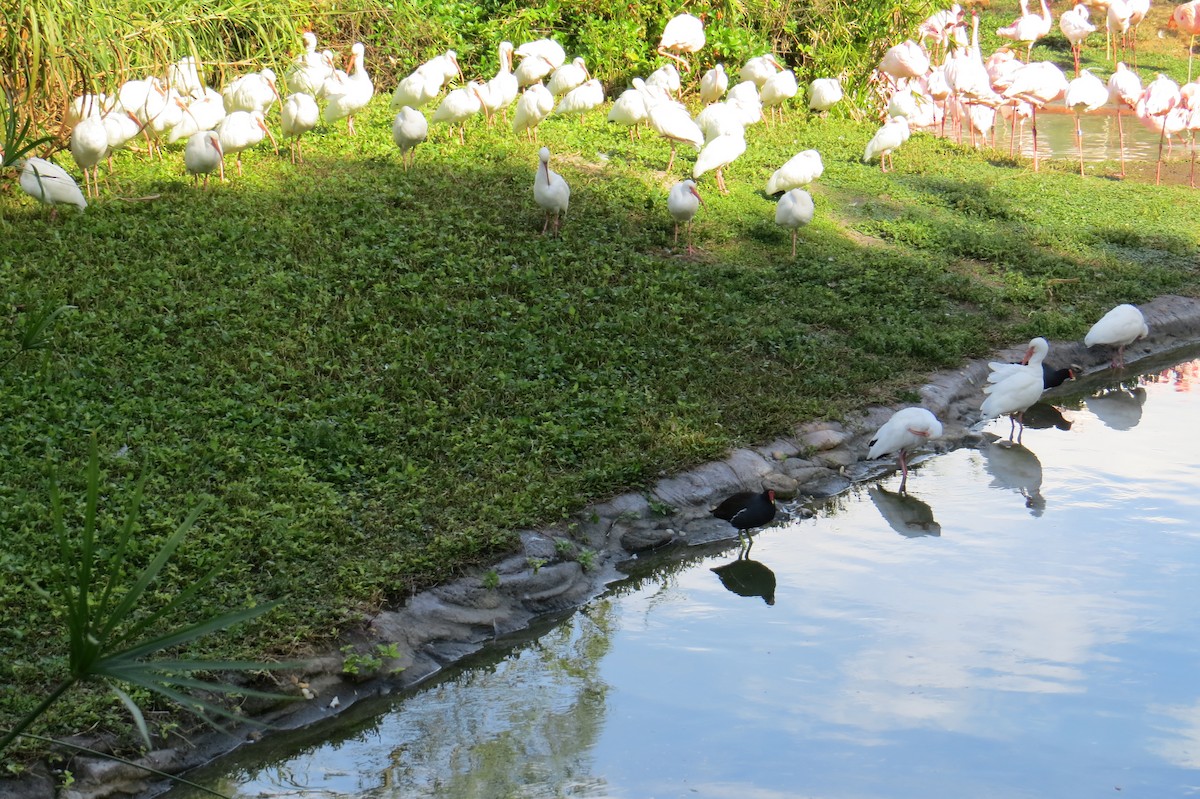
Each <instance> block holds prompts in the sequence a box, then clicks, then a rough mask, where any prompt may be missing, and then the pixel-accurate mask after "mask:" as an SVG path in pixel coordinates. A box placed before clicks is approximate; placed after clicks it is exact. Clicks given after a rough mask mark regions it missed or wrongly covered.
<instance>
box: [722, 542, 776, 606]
mask: <svg viewBox="0 0 1200 799" xmlns="http://www.w3.org/2000/svg"><path fill="white" fill-rule="evenodd" d="M749 556H750V547H749V545H743V546H742V548H741V551H740V552H738V556H737V560H734V561H731V562H729V563H726V564H725V565H724V566H714V567H713V569H712V571H713V572H715V573H716V575H717V577H719V578H720V579H721V585H723V586H725V588H727V589H728V590H730V591H732V592H733V593H735V594H737V595H738V596H757V597H762V600H763V602H766V603H767V604H768V605H774V604H775V572H773V571H771V570H770V569H768V568H767V567H766V566H765V565H763V564H762V563H759V562H758V561H757V560H750V557H749Z"/></svg>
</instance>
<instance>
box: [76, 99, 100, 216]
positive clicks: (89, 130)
mask: <svg viewBox="0 0 1200 799" xmlns="http://www.w3.org/2000/svg"><path fill="white" fill-rule="evenodd" d="M107 154H108V131H106V130H105V129H104V120H103V119H102V118H101V117H96V116H89V117H87V118H85V119H81V120H80V121H79V124H77V125H76V126H75V129H74V130H72V131H71V157H72V158H74V159H75V163H76V164H77V165H78V166H79V168H80V169H82V170H83V188H84V191H85V192H86V193H87V196H88V197H99V196H100V186H99V181H100V166H99V164H100V162H101V161H103V160H104V156H105V155H107Z"/></svg>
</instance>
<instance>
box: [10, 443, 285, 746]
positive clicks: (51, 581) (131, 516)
mask: <svg viewBox="0 0 1200 799" xmlns="http://www.w3.org/2000/svg"><path fill="white" fill-rule="evenodd" d="M145 481H146V477H145V476H143V477H142V478H141V479H139V480H138V482H137V484H136V485H135V487H134V490H133V496H132V497H131V499H130V502H129V507H128V509H127V511H126V515H125V521H124V523H123V524H122V526H121V528H120V532H119V533H118V535H117V537H116V540H115V541H112V542H103V541H100V540H98V536H97V531H98V528H99V523H98V514H99V501H100V484H101V479H100V459H99V451H98V445H97V443H96V437H95V435H93V436H92V439H91V447H90V455H89V459H88V467H87V499H86V505H85V510H84V518H83V527H82V529H81V530H80V531H79V532H78V535H76V534H75V533H74V531H73V530H72V529H71V527H70V525H68V524H67V521H66V519H65V515H66V514H65V509H64V503H63V498H62V496H61V494H60V491H59V486H58V478H57V475H56V474H55V473H54V472H53V471H52V472H51V477H50V507H51V526H52V528H53V530H54V534H55V538H56V539H57V543H58V553H57V554H58V558H59V562H58V563H57V564H55V565H54V567H53V568H51V570H50V572H49V576H48V577H47V578H46V580H45V583H46V584H45V585H44V586H41V585H35V586H33V588H34V590H36V591H37V592H38V593H39V594H40V595H41V596H43V597H44V598H45V599H46V600H47V601H49V602H56V603H59V604H60V606H61V609H62V613H63V618H64V620H65V623H66V626H67V636H68V644H67V654H68V664H69V665H68V674H67V676H66V677H65V678H64V679H63V680H61V681H60V682H59V684H58V685H57V686H56V687H55V688H54V689H53V690H52V691H51V692H50V693H49V694H47V695H46V697H45V698H44V699H43V700H42V701H41V703H40V704H38V705H37V706H36V707H35V708H34V709H33V710H32V711H30V712H29V713H28V714H27V715H26V716H25V717H24V718H22V719H21V720H20V721H19V722H18V723H17V724H16V725H14V726H13V727H12V728H11V729H9V730H8V731H6V732H5V733H4V735H3V736H2V737H0V752H3V751H4V749H5V748H7V747H8V746H9V745H10V744H11V743H12V742H13V741H14V740H15V739H16V738H17V737H18V736H19V735H21V734H22V733H24V731H25V730H26V729H27V728H28V727H29V726H30V725H31V724H33V723H34V722H35V721H36V720H37V719H38V718H39V717H41V716H42V715H43V714H44V713H45V712H46V711H47V710H48V709H49V707H50V706H51V705H52V704H54V703H55V702H56V701H58V700H59V699H60V698H61V697H62V696H63V695H64V694H66V693H67V691H69V690H70V689H71V688H73V687H74V686H76V685H77V684H79V683H82V682H95V681H98V682H103V683H105V684H107V685H108V687H109V688H110V689H111V690H112V691H113V693H114V694H116V696H117V697H118V698H119V699H120V701H121V702H122V704H124V705H125V707H126V708H127V709H128V711H129V713H130V714H131V715H132V717H133V720H134V723H135V724H136V726H137V729H138V732H139V733H140V734H141V736H142V740H143V742H144V743H145V744H146V745H147V746H150V745H151V741H150V730H149V728H148V726H147V724H146V719H145V716H144V714H143V713H142V710H141V708H140V707H138V705H137V704H136V703H135V702H134V700H133V699H132V698H131V697H130V694H129V691H128V690H127V688H128V687H134V688H138V689H142V690H145V691H148V692H151V693H154V694H158V695H160V696H162V697H163V698H165V699H167V700H169V701H171V702H173V703H175V704H177V705H179V706H181V707H183V708H186V709H188V710H189V711H191V712H194V713H197V714H198V715H199V716H200V717H201V718H202V719H204V720H205V721H207V722H208V723H210V724H212V725H214V726H217V727H219V726H220V725H219V724H218V723H217V721H216V719H217V718H227V719H239V720H241V719H242V717H241V716H240V715H239V714H237V713H236V711H235V710H233V709H231V708H228V707H226V706H224V705H222V704H218V703H216V702H213V701H211V700H209V699H205V698H201V697H200V696H199V692H204V693H216V694H224V695H238V696H257V697H261V698H266V699H273V700H278V699H286V698H288V697H283V696H280V695H278V694H273V693H267V692H263V691H258V690H254V689H250V688H246V687H244V686H237V685H232V684H229V683H224V682H218V681H216V680H211V679H204V678H202V677H197V676H194V675H195V674H196V673H197V672H214V671H262V670H264V669H272V668H281V667H283V666H284V665H285V664H274V665H272V664H264V663H252V662H245V661H208V660H192V659H186V658H181V659H174V660H172V659H163V658H154V657H153V656H155V655H160V654H161V653H163V652H166V651H168V650H172V649H175V648H177V647H180V646H183V645H185V644H188V643H191V642H193V641H195V640H196V639H198V638H201V637H203V636H206V635H209V634H211V633H215V632H219V631H221V630H225V629H228V628H230V627H233V626H234V625H237V624H241V623H242V622H246V621H249V620H251V619H254V618H256V617H258V616H261V615H262V614H264V613H266V612H268V611H270V610H271V609H272V608H274V607H275V604H276V603H273V602H272V603H264V604H261V605H257V606H254V607H249V608H244V609H242V610H237V611H232V612H230V613H225V614H222V615H219V616H215V617H213V618H210V619H207V620H205V621H202V622H199V623H194V624H189V625H187V626H185V627H182V628H178V629H175V630H171V631H168V632H165V633H164V632H158V631H157V630H158V627H159V625H160V623H161V622H163V621H164V620H165V619H166V618H167V617H168V616H169V615H170V614H172V613H173V612H176V611H180V610H181V609H183V608H185V607H186V606H187V603H188V602H189V601H190V600H191V599H192V598H193V597H195V596H196V595H197V594H198V593H199V592H200V591H201V590H202V589H203V588H204V587H205V586H206V585H207V584H209V583H210V582H211V581H212V579H213V578H214V577H215V576H216V575H217V573H218V572H219V571H220V567H218V568H214V569H213V570H211V571H210V572H209V573H208V574H207V575H205V576H203V577H202V578H201V579H199V580H197V581H195V582H193V583H192V584H191V585H189V586H188V587H187V588H185V589H183V590H182V591H180V592H179V593H177V594H175V596H174V597H173V598H172V599H171V600H170V601H169V602H167V603H166V604H164V605H163V606H161V607H159V608H158V609H155V610H151V611H149V612H144V611H143V608H142V607H141V603H142V600H143V598H144V597H145V595H146V592H147V589H149V588H150V586H151V584H152V583H154V581H155V579H156V578H157V577H158V576H159V573H160V572H161V571H162V569H163V567H164V566H165V565H166V564H167V561H168V560H169V559H170V558H171V555H172V554H174V552H175V550H176V549H177V548H178V547H179V545H180V544H181V543H182V542H183V539H184V537H185V536H186V535H187V534H188V531H189V530H191V529H192V526H193V525H194V524H195V523H196V520H197V519H198V518H199V516H200V513H201V512H202V510H203V505H201V506H198V507H196V508H195V509H194V510H193V511H192V512H191V513H189V514H188V516H187V517H186V518H185V519H184V520H183V522H182V523H180V524H179V526H178V527H176V529H175V532H174V533H173V534H171V535H170V536H169V537H168V538H167V540H166V541H165V542H163V544H162V545H161V547H160V548H159V549H158V551H157V553H156V554H155V556H154V558H153V559H152V560H151V561H150V563H149V564H147V565H146V566H145V567H144V568H143V569H142V571H141V573H140V574H139V575H138V576H137V578H136V579H135V580H134V581H133V582H132V584H130V585H123V575H124V573H125V570H126V569H127V568H128V565H129V564H128V563H127V561H126V558H125V555H126V552H127V549H128V546H129V542H130V539H131V537H132V536H133V533H134V531H135V530H136V529H137V521H138V513H139V508H140V506H141V502H142V492H143V487H144V485H145Z"/></svg>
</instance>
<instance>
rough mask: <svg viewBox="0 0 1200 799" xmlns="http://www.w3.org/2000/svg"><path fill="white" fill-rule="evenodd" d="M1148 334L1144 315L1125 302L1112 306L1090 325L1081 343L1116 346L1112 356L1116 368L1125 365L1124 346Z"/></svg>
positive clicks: (1113, 366) (1091, 345)
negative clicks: (1090, 327) (1115, 351)
mask: <svg viewBox="0 0 1200 799" xmlns="http://www.w3.org/2000/svg"><path fill="white" fill-rule="evenodd" d="M1148 335H1150V326H1149V325H1147V324H1146V317H1145V316H1143V315H1142V312H1141V311H1140V310H1138V308H1137V307H1136V306H1134V305H1129V304H1128V303H1126V304H1124V305H1118V306H1117V307H1116V308H1113V309H1112V310H1111V311H1109V312H1108V313H1106V314H1105V315H1104V316H1102V317H1101V318H1100V321H1099V322H1097V323H1096V324H1094V325H1092V329H1091V330H1089V331H1088V332H1087V335H1086V336H1084V338H1083V343H1084V344H1085V345H1086V346H1088V347H1094V346H1096V345H1097V344H1103V345H1108V346H1110V347H1116V348H1117V354H1116V355H1114V356H1113V359H1112V368H1114V369H1118V368H1124V367H1125V347H1127V346H1128V345H1130V344H1132V343H1133V342H1135V341H1137V340H1138V339H1140V338H1145V337H1146V336H1148Z"/></svg>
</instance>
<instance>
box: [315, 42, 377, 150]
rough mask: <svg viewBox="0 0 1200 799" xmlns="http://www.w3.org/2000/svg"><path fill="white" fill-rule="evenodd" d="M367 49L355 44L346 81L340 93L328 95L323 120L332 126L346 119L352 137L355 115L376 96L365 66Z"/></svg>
mask: <svg viewBox="0 0 1200 799" xmlns="http://www.w3.org/2000/svg"><path fill="white" fill-rule="evenodd" d="M365 52H366V48H365V47H363V43H362V42H355V43H354V46H353V47H351V48H350V68H349V69H348V70H346V81H345V84H344V85H343V86H342V88H341V90H340V91H337V92H334V93H332V94H327V95H326V97H325V101H326V103H325V110H324V112H323V113H322V114H321V119H322V120H323V121H324V122H325V123H326V124H330V123H332V122H336V121H337V120H339V119H341V118H342V117H345V118H346V127H347V130H349V132H350V135H351V136H353V135H354V115H355V114H357V113H358V112H359V111H361V110H363V109H364V108H366V107H367V104H368V103H370V102H371V98H372V97H373V96H375V84H373V83H371V76H370V75H368V74H367V70H366V67H365V66H363V61H364V54H365Z"/></svg>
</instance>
